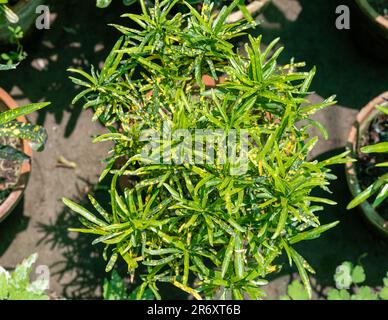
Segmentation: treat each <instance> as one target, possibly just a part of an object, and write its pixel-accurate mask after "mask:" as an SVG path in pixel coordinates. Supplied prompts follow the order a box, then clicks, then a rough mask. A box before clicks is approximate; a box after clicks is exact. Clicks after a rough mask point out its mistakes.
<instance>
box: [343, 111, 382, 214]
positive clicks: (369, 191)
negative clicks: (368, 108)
mask: <svg viewBox="0 0 388 320" xmlns="http://www.w3.org/2000/svg"><path fill="white" fill-rule="evenodd" d="M376 108H377V109H378V110H379V111H381V112H382V113H384V114H385V115H388V107H387V106H378V107H376ZM361 152H363V153H386V154H387V153H388V142H380V143H377V144H375V145H371V146H365V147H362V148H361ZM376 167H382V168H386V167H388V162H382V163H378V164H376ZM376 193H377V196H376V197H375V199H374V201H373V203H372V206H373V207H374V208H378V207H379V206H380V205H381V204H382V203H383V202H384V201H385V200H386V198H387V197H388V173H385V174H383V175H382V176H380V177H379V178H378V179H377V180H376V181H375V182H374V183H373V184H371V185H370V186H369V187H368V188H366V189H365V190H364V191H362V192H361V193H360V194H359V195H358V196H357V197H355V198H354V199H353V200H352V201H351V202H350V203H349V204H348V206H347V209H353V208H355V207H357V206H358V205H359V204H361V203H362V202H364V201H367V200H368V199H369V198H371V197H372V196H373V195H376Z"/></svg>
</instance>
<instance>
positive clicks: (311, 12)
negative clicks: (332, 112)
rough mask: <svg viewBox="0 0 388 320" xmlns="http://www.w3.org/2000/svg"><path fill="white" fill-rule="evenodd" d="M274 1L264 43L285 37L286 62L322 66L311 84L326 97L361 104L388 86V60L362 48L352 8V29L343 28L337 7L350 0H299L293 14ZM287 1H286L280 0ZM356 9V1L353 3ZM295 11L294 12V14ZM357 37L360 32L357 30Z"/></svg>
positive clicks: (265, 24) (264, 28) (357, 106)
mask: <svg viewBox="0 0 388 320" xmlns="http://www.w3.org/2000/svg"><path fill="white" fill-rule="evenodd" d="M276 2H280V1H274V3H272V4H271V5H270V6H269V7H268V8H267V9H266V11H265V13H264V15H265V19H264V20H265V22H263V24H262V25H261V26H260V27H258V28H257V31H255V34H257V35H258V34H263V41H264V43H269V42H270V41H271V40H273V39H274V38H276V37H280V38H281V44H282V45H284V46H285V50H284V51H283V53H282V55H281V56H280V59H279V62H280V63H281V64H287V63H289V61H290V59H291V58H295V60H296V61H305V62H306V63H307V66H308V67H310V68H311V67H312V66H314V65H315V66H316V67H317V70H318V71H317V76H316V77H315V79H314V82H313V85H312V88H313V89H314V90H315V91H316V92H318V93H319V94H320V95H321V96H325V97H327V96H330V95H332V94H337V98H338V101H339V104H340V105H343V106H346V107H349V108H355V109H360V108H361V107H362V106H363V105H365V104H366V103H367V102H368V101H370V100H371V99H372V98H374V97H375V96H377V95H378V94H380V93H382V92H384V91H386V90H387V86H388V65H387V64H386V63H385V64H384V63H383V62H379V61H376V60H374V59H373V58H370V57H368V56H366V55H364V54H363V53H361V51H360V49H359V48H358V47H357V45H356V43H355V41H354V38H353V36H354V35H353V34H352V30H353V28H354V26H355V24H356V23H357V21H355V20H356V19H353V18H354V16H355V15H354V14H353V9H352V11H351V16H350V21H351V30H338V29H336V26H335V21H336V18H337V17H338V15H336V13H335V9H336V7H337V6H338V5H340V4H345V5H346V4H347V5H350V4H351V2H352V1H350V0H314V1H311V0H298V1H296V0H295V1H294V0H293V1H290V2H294V3H295V2H296V3H299V4H298V5H292V7H291V5H289V6H290V7H288V11H287V12H288V15H289V17H286V16H285V13H284V10H285V9H284V8H283V11H282V10H281V9H282V8H281V7H279V6H277V5H276ZM281 2H282V4H283V6H287V1H281ZM350 8H352V6H350ZM292 11H294V12H293V13H292ZM356 36H357V35H356Z"/></svg>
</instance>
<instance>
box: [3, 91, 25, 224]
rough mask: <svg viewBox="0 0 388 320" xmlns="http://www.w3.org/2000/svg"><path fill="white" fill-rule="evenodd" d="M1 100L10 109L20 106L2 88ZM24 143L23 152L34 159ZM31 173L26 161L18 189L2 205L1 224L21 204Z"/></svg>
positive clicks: (19, 118)
mask: <svg viewBox="0 0 388 320" xmlns="http://www.w3.org/2000/svg"><path fill="white" fill-rule="evenodd" d="M0 100H1V101H2V102H3V103H4V104H5V105H6V106H7V107H8V108H9V109H15V108H17V107H18V104H17V103H16V102H15V100H14V99H13V98H12V97H11V96H10V95H9V94H8V93H7V92H6V91H4V90H3V89H2V88H1V87H0ZM17 120H18V121H21V122H27V119H26V117H24V116H21V117H18V118H17ZM22 141H23V152H24V153H25V154H26V155H28V156H29V157H30V159H32V149H31V147H30V144H29V142H28V141H27V140H22ZM30 172H31V160H30V161H24V162H23V164H22V166H21V168H20V174H19V179H18V183H17V185H18V187H17V189H15V190H13V191H12V192H11V193H10V194H9V196H8V197H7V198H6V199H5V201H4V202H3V203H2V204H1V205H0V222H1V221H3V220H4V219H5V218H6V217H7V216H8V215H9V214H10V213H11V212H12V211H13V209H15V207H16V206H17V204H18V203H19V201H20V199H21V198H22V195H23V193H24V190H25V188H26V186H27V182H28V178H29V175H30Z"/></svg>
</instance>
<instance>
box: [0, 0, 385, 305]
mask: <svg viewBox="0 0 388 320" xmlns="http://www.w3.org/2000/svg"><path fill="white" fill-rule="evenodd" d="M94 2H95V1H94V0H87V1H86V0H85V1H75V0H71V1H69V0H66V1H65V0H57V1H48V3H49V4H50V9H51V17H52V25H51V29H50V30H46V31H45V32H44V33H42V32H40V33H39V34H38V35H37V37H36V38H35V39H33V40H32V42H31V43H30V45H28V46H27V48H26V49H27V51H28V53H29V57H28V59H27V60H26V61H24V62H23V64H22V65H21V66H20V67H19V68H18V69H17V70H16V71H14V72H11V73H10V72H7V73H6V75H5V76H4V75H3V74H2V75H1V78H0V86H1V87H3V88H4V89H5V90H6V91H8V92H10V93H11V95H12V96H13V97H14V98H15V99H16V100H17V101H18V102H19V103H20V104H23V103H27V102H30V101H31V102H38V101H52V105H51V106H50V107H49V108H48V109H46V110H45V111H41V112H39V113H37V114H34V115H32V116H30V120H31V121H32V122H36V123H39V124H42V125H44V126H45V127H46V128H47V130H48V134H49V140H48V143H47V146H46V149H45V151H44V152H42V153H35V154H34V158H33V162H32V175H31V177H30V182H29V185H28V188H27V190H26V192H25V196H24V199H23V201H22V202H21V203H20V204H19V206H18V208H17V209H16V210H15V212H13V213H12V215H11V216H9V217H8V218H7V219H6V220H5V221H4V222H3V223H1V224H0V265H2V266H4V267H12V266H15V264H16V263H18V262H20V261H21V260H22V259H23V258H24V257H26V256H28V255H30V254H31V253H33V252H38V253H39V261H38V263H39V264H44V265H48V266H49V267H50V271H51V286H50V290H51V292H52V293H53V294H55V295H56V296H60V297H62V296H65V297H68V298H69V297H77V298H93V297H98V296H99V295H100V292H99V290H100V287H101V284H102V282H103V279H104V277H105V276H106V275H105V272H104V267H105V266H104V262H103V261H102V259H101V256H100V255H101V248H100V247H92V246H91V244H90V243H91V240H90V238H89V237H87V236H77V235H74V234H71V233H69V232H68V230H67V228H69V227H74V226H77V225H78V223H77V219H76V217H74V215H73V214H72V213H70V212H69V211H67V210H66V209H65V208H64V206H63V204H62V202H61V198H62V197H69V198H72V199H79V200H83V199H85V194H86V193H87V192H88V191H90V190H93V189H94V187H93V186H94V185H95V184H96V182H97V181H98V174H99V173H100V172H101V169H102V168H103V164H101V159H104V157H105V156H106V151H107V146H106V145H103V144H92V137H93V135H95V134H98V133H101V132H103V127H102V126H101V125H100V124H99V123H98V122H92V121H91V117H92V113H91V112H90V110H82V109H81V107H80V106H79V105H76V106H72V105H71V100H72V98H73V97H74V96H75V94H76V93H77V90H78V88H76V87H74V85H73V84H72V83H71V81H70V80H69V79H68V73H67V72H66V69H67V68H68V67H71V66H73V67H80V68H88V67H89V66H90V64H94V65H97V66H98V65H101V61H102V60H103V58H104V57H105V56H106V55H107V53H108V52H109V48H111V47H112V45H113V44H114V42H115V40H116V39H117V37H118V33H117V32H116V31H115V30H113V29H112V28H111V27H108V26H107V24H108V23H110V22H114V21H115V22H117V21H118V20H119V21H120V19H119V18H118V17H119V14H120V13H122V12H124V11H125V8H123V7H122V6H121V5H120V1H114V2H115V5H114V6H111V7H110V8H109V9H107V10H98V9H95V8H94ZM342 2H343V3H344V4H346V3H347V2H349V1H342ZM335 7H336V1H335V0H315V1H311V0H273V3H272V4H271V5H270V6H269V7H268V8H267V10H266V12H265V14H264V15H262V16H261V17H260V19H261V20H262V21H263V23H262V25H261V26H260V27H258V28H257V30H256V31H255V32H254V33H255V34H260V33H262V34H263V41H264V43H269V41H270V40H271V39H273V38H275V37H278V36H280V37H281V43H282V44H283V45H284V46H285V47H286V50H285V51H284V53H283V55H282V57H281V59H280V62H281V63H287V62H289V60H290V59H291V58H293V57H295V59H296V60H297V61H306V63H307V65H308V66H311V67H312V66H313V65H315V66H317V70H318V72H317V76H316V79H315V81H314V83H313V88H314V90H315V91H316V93H315V94H313V95H312V96H311V97H310V98H311V100H312V101H319V100H321V99H322V98H323V97H328V96H329V95H331V94H334V93H336V94H337V99H338V104H337V105H335V106H333V107H331V108H330V109H328V110H325V111H323V112H320V113H319V114H318V115H317V116H316V118H317V119H319V120H320V121H321V122H322V123H323V124H324V125H325V126H326V127H327V128H328V131H329V134H330V139H329V140H328V141H324V140H323V139H322V141H321V142H320V143H319V145H318V146H317V147H316V149H315V150H314V154H313V155H314V156H315V157H319V158H324V157H328V156H329V155H331V154H335V153H337V152H339V151H340V150H341V149H343V147H344V145H345V142H346V137H347V134H348V131H349V128H350V126H351V125H352V123H353V121H354V119H355V116H356V114H357V112H358V110H359V109H360V108H361V107H362V106H363V105H365V104H366V103H367V102H368V101H370V100H371V99H372V98H374V97H375V96H377V95H378V94H380V93H382V92H383V91H385V90H387V84H388V72H387V65H384V64H383V63H380V62H378V61H375V60H374V59H372V58H369V57H368V56H365V55H363V54H362V53H361V51H360V50H359V48H358V47H357V46H356V45H355V42H354V41H353V38H352V35H351V31H348V30H343V31H340V30H337V29H336V28H335V18H336V16H335ZM61 156H62V157H64V158H65V159H67V160H69V161H73V162H75V163H76V164H77V168H76V169H68V168H63V167H59V166H57V164H58V158H59V157H61ZM334 171H335V173H336V174H337V175H338V181H337V182H336V183H335V184H333V188H332V191H333V194H332V195H331V197H332V198H333V199H334V200H335V201H337V202H338V206H335V207H328V208H326V210H325V211H324V213H323V214H322V221H323V222H324V223H327V222H331V221H335V220H340V221H341V223H340V224H339V226H337V227H336V228H335V229H334V230H331V231H329V232H327V233H326V234H325V235H323V236H322V237H321V238H319V239H318V240H314V241H311V242H305V243H304V244H301V245H298V247H297V249H298V251H299V252H300V253H301V254H302V255H303V256H304V257H305V258H306V259H307V260H308V261H309V262H310V264H311V265H312V266H313V267H314V268H315V270H316V272H317V274H316V277H315V279H316V283H318V284H319V285H318V286H317V287H316V288H315V291H316V292H317V293H318V294H319V292H320V291H321V290H322V289H323V288H324V287H325V286H327V285H330V284H332V283H333V281H332V275H333V273H334V270H335V267H336V266H337V265H339V264H340V263H341V262H342V261H344V260H350V261H353V262H357V261H358V259H359V258H360V257H362V256H363V254H367V256H366V257H364V258H362V260H361V262H362V263H363V265H364V266H365V268H366V272H367V276H368V277H367V281H368V284H370V285H372V286H377V285H379V284H380V280H381V279H382V278H383V276H384V275H385V273H386V271H387V270H388V255H387V249H388V245H387V242H384V241H383V240H381V239H380V238H378V237H377V236H375V235H374V234H373V233H372V232H371V230H370V229H369V228H368V227H367V226H366V224H365V223H364V222H363V221H362V219H361V218H360V214H359V213H358V211H357V210H353V211H347V210H346V209H345V207H346V204H347V203H348V202H349V200H350V194H349V191H348V188H347V185H346V181H345V176H344V168H343V167H341V166H338V167H336V168H334ZM75 238H77V240H76V241H75ZM294 276H295V270H294V269H290V268H289V267H288V266H287V264H286V261H285V260H284V268H283V270H282V272H280V273H278V274H276V275H274V276H273V277H272V278H273V280H274V281H273V282H272V283H271V284H270V285H269V286H268V287H267V291H268V292H269V294H270V296H271V297H275V296H277V295H278V294H283V293H284V292H285V288H286V285H287V283H288V282H289V280H290V278H292V277H294ZM314 282H315V281H314Z"/></svg>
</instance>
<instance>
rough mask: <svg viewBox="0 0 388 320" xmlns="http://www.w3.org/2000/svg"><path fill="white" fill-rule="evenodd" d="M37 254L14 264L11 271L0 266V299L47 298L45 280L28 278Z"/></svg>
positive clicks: (46, 283)
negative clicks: (14, 266)
mask: <svg viewBox="0 0 388 320" xmlns="http://www.w3.org/2000/svg"><path fill="white" fill-rule="evenodd" d="M37 258H38V255H37V254H36V253H34V254H33V255H31V256H30V257H28V258H27V259H24V260H23V261H22V263H21V264H19V265H18V266H16V268H15V270H14V271H13V272H8V271H6V270H5V269H4V268H2V267H0V300H48V299H49V297H48V296H47V295H46V293H45V290H47V289H48V282H47V280H43V279H39V280H36V281H34V282H31V280H30V274H31V272H32V265H33V264H34V263H35V262H36V260H37Z"/></svg>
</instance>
